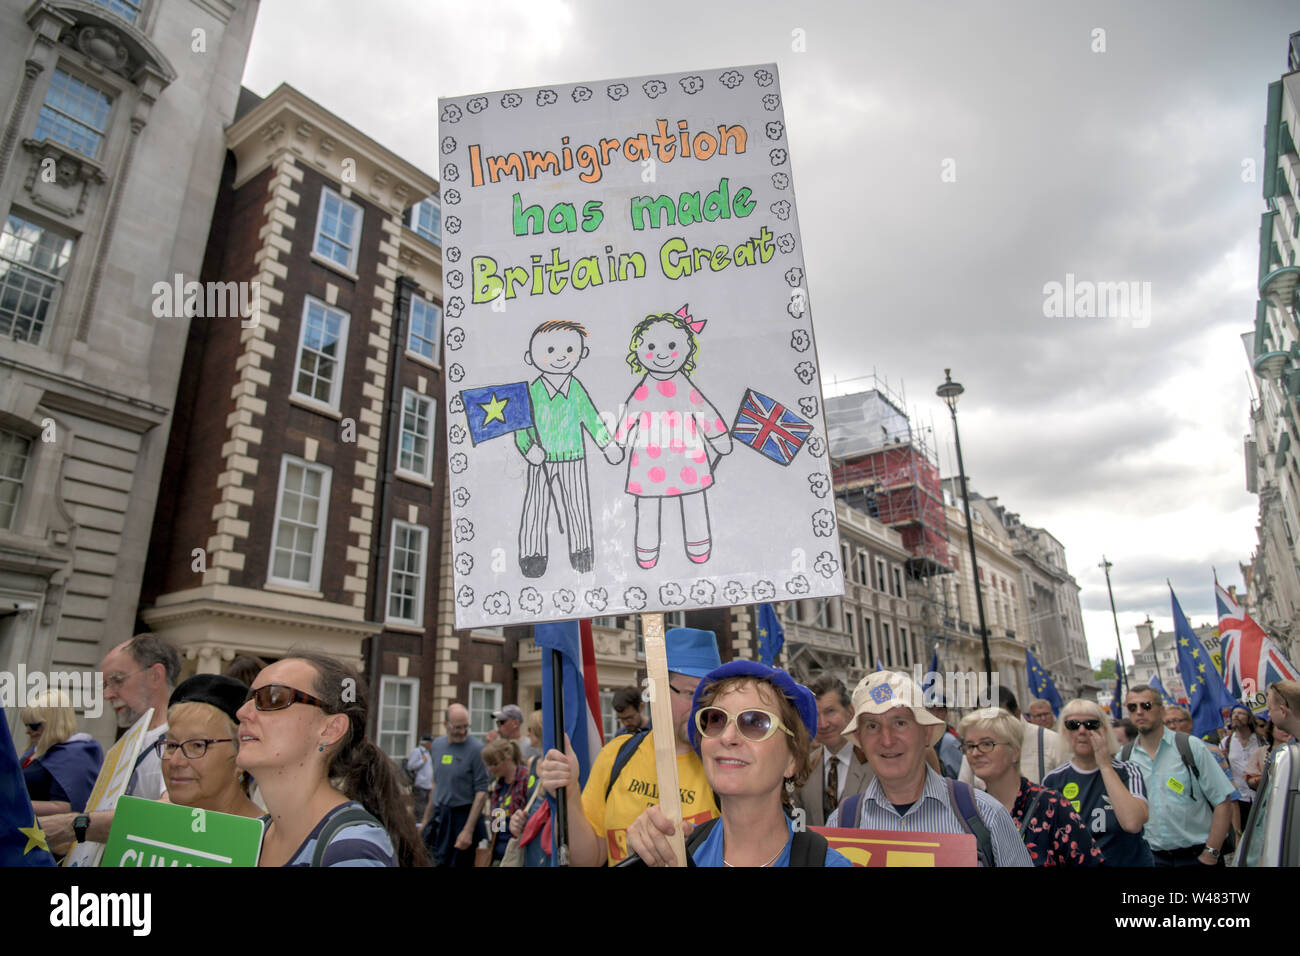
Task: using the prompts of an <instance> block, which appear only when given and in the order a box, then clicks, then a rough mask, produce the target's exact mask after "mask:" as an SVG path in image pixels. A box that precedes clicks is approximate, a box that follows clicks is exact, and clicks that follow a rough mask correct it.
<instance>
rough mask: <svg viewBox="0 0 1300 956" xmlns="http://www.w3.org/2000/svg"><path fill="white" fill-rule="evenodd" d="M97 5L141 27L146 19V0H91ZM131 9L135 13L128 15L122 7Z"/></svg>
mask: <svg viewBox="0 0 1300 956" xmlns="http://www.w3.org/2000/svg"><path fill="white" fill-rule="evenodd" d="M90 2H91V3H93V4H94V5H95V6H97V7H103V8H104V9H105V10H107V11H109V12H110V13H115V14H117V15H118V16H119V17H121V18H122V19H123V20H125V21H126V22H127V23H132V24H135V25H136V26H137V27H139V26H140V25H141V24H142V22H143V20H144V6H145V0H90ZM123 8H125V9H127V10H131V11H132V13H133V15H132V16H127V15H126V14H125V13H123V12H122V9H123Z"/></svg>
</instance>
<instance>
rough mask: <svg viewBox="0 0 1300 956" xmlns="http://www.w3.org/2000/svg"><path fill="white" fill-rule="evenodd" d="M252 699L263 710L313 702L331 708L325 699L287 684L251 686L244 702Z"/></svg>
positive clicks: (315, 704)
mask: <svg viewBox="0 0 1300 956" xmlns="http://www.w3.org/2000/svg"><path fill="white" fill-rule="evenodd" d="M250 700H251V701H253V706H254V707H256V708H257V709H258V710H263V711H266V710H284V709H286V708H288V707H292V706H293V705H294V704H311V705H312V706H313V707H319V708H320V709H321V710H328V709H329V708H328V707H326V705H325V701H323V700H321V699H320V698H319V697H313V696H312V695H311V694H304V693H303V692H302V691H300V690H295V689H294V688H292V687H290V686H289V685H287V684H263V685H262V686H261V687H251V688H249V691H248V696H247V697H246V698H244V702H245V703H247V702H248V701H250Z"/></svg>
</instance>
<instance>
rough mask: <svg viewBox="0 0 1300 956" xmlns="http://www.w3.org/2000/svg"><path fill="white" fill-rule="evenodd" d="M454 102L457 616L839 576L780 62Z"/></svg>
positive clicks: (626, 602) (449, 143) (448, 127)
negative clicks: (782, 99)
mask: <svg viewBox="0 0 1300 956" xmlns="http://www.w3.org/2000/svg"><path fill="white" fill-rule="evenodd" d="M439 117H440V126H439V146H440V154H441V157H440V158H441V163H442V166H441V169H440V174H441V184H442V185H441V201H442V210H443V220H442V228H443V236H442V242H443V262H444V272H443V283H444V285H443V301H444V306H445V335H444V340H445V346H446V352H445V367H446V377H447V395H448V407H447V414H446V415H444V419H445V421H446V426H447V440H448V467H449V472H450V476H449V477H450V488H451V500H452V509H453V511H452V516H453V526H452V547H453V554H454V558H453V567H454V571H455V599H456V605H457V606H456V622H457V626H458V627H473V626H480V625H489V626H491V625H499V624H505V623H514V622H529V623H531V622H538V621H545V620H563V619H571V618H575V617H583V616H592V615H604V614H625V613H629V612H641V611H656V610H683V609H687V608H697V607H714V606H720V605H734V604H746V603H756V602H764V601H773V600H789V599H793V598H806V597H816V596H824V595H831V594H840V593H843V575H842V569H841V567H840V561H839V543H838V536H837V533H836V526H835V505H834V497H833V495H832V494H831V479H830V473H829V467H828V459H827V444H826V431H825V423H824V421H823V415H822V397H821V387H820V381H819V378H818V364H817V357H816V350H815V348H814V343H813V335H812V322H811V313H810V309H809V304H808V292H807V283H806V282H805V279H804V255H803V247H802V243H801V241H800V236H799V223H798V213H797V210H796V207H795V201H794V189H793V181H792V177H791V171H790V155H789V143H788V140H787V133H786V126H785V115H784V111H783V109H782V102H781V92H780V83H779V81H778V77H777V70H776V66H775V65H773V64H767V65H762V66H748V67H743V68H733V69H723V70H701V71H698V72H693V73H683V74H662V75H657V76H646V77H637V78H635V79H623V80H614V81H601V82H592V83H583V84H566V85H557V86H551V87H545V88H533V89H519V90H509V91H504V92H500V91H498V92H495V93H491V94H481V95H476V96H463V97H453V98H449V99H443V100H440V101H439Z"/></svg>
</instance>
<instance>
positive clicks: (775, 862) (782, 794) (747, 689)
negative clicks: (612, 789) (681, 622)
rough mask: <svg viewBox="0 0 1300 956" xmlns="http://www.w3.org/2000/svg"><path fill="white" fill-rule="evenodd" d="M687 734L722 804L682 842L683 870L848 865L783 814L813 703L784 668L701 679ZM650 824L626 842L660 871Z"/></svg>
mask: <svg viewBox="0 0 1300 956" xmlns="http://www.w3.org/2000/svg"><path fill="white" fill-rule="evenodd" d="M687 727H688V732H689V735H690V738H691V744H692V746H694V747H695V750H696V752H698V753H699V755H700V759H701V760H702V761H703V763H704V776H705V777H706V778H707V779H708V781H709V786H710V787H712V788H713V792H714V793H715V794H717V795H718V797H719V798H721V801H722V816H721V817H720V818H715V819H713V820H710V821H709V822H708V823H705V824H701V825H700V826H698V827H696V828H695V829H694V830H693V831H692V832H690V833H689V834H688V835H687V841H686V855H687V858H688V861H689V865H692V866H730V867H736V866H756V867H764V866H772V867H784V866H852V864H851V863H850V862H849V861H848V859H847V858H845V857H844V856H843V855H842V854H840V853H838V852H837V851H835V850H832V849H831V848H830V847H829V845H827V843H826V838H825V837H822V836H820V835H818V834H814V833H813V832H812V831H810V830H805V829H803V828H799V830H798V831H796V828H795V824H794V820H793V819H792V817H791V814H790V812H789V811H790V810H791V809H792V808H793V805H794V794H795V791H796V790H797V789H798V788H799V787H800V786H801V785H802V784H803V782H804V781H805V780H806V779H807V778H808V774H809V773H810V772H811V771H812V738H813V735H814V734H815V733H816V732H817V701H816V698H814V697H813V695H812V692H811V691H810V690H808V688H806V687H803V686H802V685H800V684H797V683H796V682H795V680H794V678H792V677H791V676H790V675H789V674H787V673H786V672H785V671H783V670H778V669H777V668H774V667H767V666H766V665H764V664H760V663H758V662H757V661H747V660H736V661H731V662H730V663H727V664H723V665H722V666H721V667H718V668H715V669H714V670H712V671H710V672H709V673H708V674H706V675H705V677H704V679H703V680H701V681H700V683H699V686H698V687H696V689H695V699H694V702H693V703H692V706H691V718H690V723H689V724H688V725H687ZM652 809H653V808H652ZM647 816H649V814H647ZM655 826H656V825H652V824H650V823H647V822H645V818H642V819H640V820H637V821H636V823H634V824H633V825H632V827H630V828H629V829H628V843H629V845H631V846H635V847H636V852H637V855H638V856H640V857H641V860H642V861H643V862H645V863H646V864H647V865H649V866H668V865H670V864H671V863H672V855H671V851H670V850H669V847H668V844H667V840H666V838H663V837H662V834H661V832H660V831H658V830H655ZM633 831H637V832H636V833H634V832H633ZM652 831H653V832H652Z"/></svg>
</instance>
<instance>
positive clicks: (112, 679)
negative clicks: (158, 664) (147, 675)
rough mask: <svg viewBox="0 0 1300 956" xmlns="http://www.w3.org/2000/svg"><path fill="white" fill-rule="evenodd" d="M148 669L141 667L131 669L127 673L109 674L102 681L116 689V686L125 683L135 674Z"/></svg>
mask: <svg viewBox="0 0 1300 956" xmlns="http://www.w3.org/2000/svg"><path fill="white" fill-rule="evenodd" d="M148 669H149V668H147V667H142V668H140V669H139V670H138V671H131V673H129V674H109V675H108V676H107V677H105V678H104V683H105V684H107V685H108V686H109V687H111V688H113V689H114V690H117V688H119V687H121V686H122V685H123V684H125V683H126V682H127V681H128V680H129V679H130V678H132V677H134V676H135V675H136V674H143V673H144V672H145V671H147V670H148Z"/></svg>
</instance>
